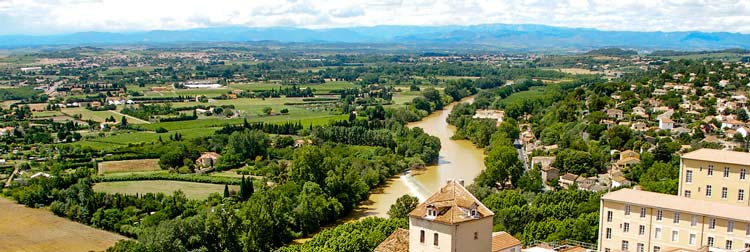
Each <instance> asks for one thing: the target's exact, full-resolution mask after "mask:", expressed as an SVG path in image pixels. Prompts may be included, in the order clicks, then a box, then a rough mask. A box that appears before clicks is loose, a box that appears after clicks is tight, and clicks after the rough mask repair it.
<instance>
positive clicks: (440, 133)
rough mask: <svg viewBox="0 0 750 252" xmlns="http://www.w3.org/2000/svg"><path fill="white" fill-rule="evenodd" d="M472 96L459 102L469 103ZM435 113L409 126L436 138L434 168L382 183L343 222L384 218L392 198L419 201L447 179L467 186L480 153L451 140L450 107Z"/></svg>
mask: <svg viewBox="0 0 750 252" xmlns="http://www.w3.org/2000/svg"><path fill="white" fill-rule="evenodd" d="M473 101H474V98H473V97H467V98H464V99H463V100H461V101H459V102H461V103H470V102H473ZM455 104H456V103H452V104H450V105H448V106H446V107H445V108H444V109H443V110H440V111H436V112H434V113H432V114H431V115H429V116H427V117H425V118H422V120H420V121H418V122H413V123H409V124H408V125H407V126H408V127H410V128H413V127H420V128H422V129H423V130H424V131H425V132H426V133H427V134H430V135H432V136H435V137H437V138H439V139H440V144H441V149H440V158H439V160H438V163H437V165H431V166H428V167H426V168H424V169H418V170H410V171H407V172H405V173H403V174H401V175H399V176H395V177H393V178H390V179H388V180H387V181H386V183H385V185H383V186H381V187H379V188H376V189H374V190H373V191H371V193H370V197H369V198H368V200H367V201H365V202H361V203H360V205H359V206H358V208H357V209H355V211H354V212H353V213H352V214H351V215H350V216H349V218H347V219H350V220H351V219H361V218H365V217H369V216H379V217H388V209H390V207H391V205H392V204H393V203H395V202H396V199H398V198H399V197H401V196H402V195H404V194H409V195H412V196H415V197H417V198H419V200H420V202H421V201H424V200H426V199H427V197H429V196H430V195H432V193H433V192H435V191H437V190H438V189H440V187H441V186H443V185H444V184H445V182H446V180H448V179H463V180H464V181H465V183H466V184H467V185H469V184H471V183H473V181H474V178H475V177H476V176H478V175H479V173H480V172H482V170H484V150H483V149H479V148H476V147H475V146H474V145H473V144H472V143H471V142H470V141H467V140H452V139H451V136H453V133H454V132H455V130H456V127H454V126H452V125H449V124H448V122H446V119H447V118H448V115H449V114H450V112H451V110H452V109H453V106H454V105H455Z"/></svg>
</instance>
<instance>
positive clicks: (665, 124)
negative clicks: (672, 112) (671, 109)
mask: <svg viewBox="0 0 750 252" xmlns="http://www.w3.org/2000/svg"><path fill="white" fill-rule="evenodd" d="M672 128H674V121H672V119H669V118H659V129H662V130H671V129H672Z"/></svg>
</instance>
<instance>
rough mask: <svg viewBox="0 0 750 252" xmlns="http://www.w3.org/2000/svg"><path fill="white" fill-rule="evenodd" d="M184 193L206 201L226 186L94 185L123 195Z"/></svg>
mask: <svg viewBox="0 0 750 252" xmlns="http://www.w3.org/2000/svg"><path fill="white" fill-rule="evenodd" d="M178 190H179V191H182V192H183V193H185V196H187V197H188V198H189V199H196V200H198V199H205V198H207V197H208V196H209V195H210V194H212V193H223V192H224V185H220V184H208V183H195V182H183V181H170V180H142V181H116V182H102V183H97V184H96V185H94V191H97V192H106V193H122V194H130V195H135V194H137V193H138V194H144V193H164V194H172V193H173V192H175V191H178ZM229 190H230V191H239V190H240V187H239V186H231V185H230V186H229Z"/></svg>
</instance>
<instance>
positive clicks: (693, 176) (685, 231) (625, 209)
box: [599, 149, 750, 252]
mask: <svg viewBox="0 0 750 252" xmlns="http://www.w3.org/2000/svg"><path fill="white" fill-rule="evenodd" d="M748 169H750V153H743V152H735V151H721V150H712V149H700V150H696V151H693V152H690V153H687V154H684V155H682V157H681V164H680V182H679V196H675V195H668V194H660V193H654V192H646V191H639V190H632V189H622V190H619V191H615V192H611V193H608V194H606V195H604V196H602V200H601V208H600V211H601V212H600V221H599V251H605V252H611V251H636V252H660V251H662V252H666V251H706V250H708V251H750V205H749V204H748V199H746V197H747V195H746V193H748V192H750V183H749V182H748V181H747V179H746V172H747V170H748Z"/></svg>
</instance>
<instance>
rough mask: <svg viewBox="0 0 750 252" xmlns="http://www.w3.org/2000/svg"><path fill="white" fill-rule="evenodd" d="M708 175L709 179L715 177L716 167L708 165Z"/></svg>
mask: <svg viewBox="0 0 750 252" xmlns="http://www.w3.org/2000/svg"><path fill="white" fill-rule="evenodd" d="M707 174H708V176H709V177H710V176H713V175H714V166H713V165H708V173H707Z"/></svg>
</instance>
